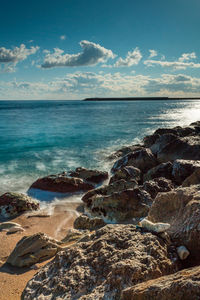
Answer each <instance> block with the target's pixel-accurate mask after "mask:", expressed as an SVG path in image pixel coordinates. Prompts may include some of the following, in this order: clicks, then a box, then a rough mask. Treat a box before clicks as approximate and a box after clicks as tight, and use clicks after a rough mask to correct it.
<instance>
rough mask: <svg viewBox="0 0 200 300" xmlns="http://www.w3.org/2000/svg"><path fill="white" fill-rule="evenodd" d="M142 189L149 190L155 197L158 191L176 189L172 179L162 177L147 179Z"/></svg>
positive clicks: (152, 196)
mask: <svg viewBox="0 0 200 300" xmlns="http://www.w3.org/2000/svg"><path fill="white" fill-rule="evenodd" d="M142 189H144V190H145V191H146V192H148V193H149V194H150V195H151V198H152V199H154V198H155V197H156V196H157V194H158V193H163V192H169V191H171V190H172V189H174V184H173V183H172V181H171V180H169V179H166V178H164V177H160V178H154V179H153V180H149V181H145V182H144V184H143V186H142Z"/></svg>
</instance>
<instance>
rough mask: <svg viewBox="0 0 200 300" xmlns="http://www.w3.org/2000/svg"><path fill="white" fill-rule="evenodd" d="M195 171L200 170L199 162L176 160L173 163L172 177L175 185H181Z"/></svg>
mask: <svg viewBox="0 0 200 300" xmlns="http://www.w3.org/2000/svg"><path fill="white" fill-rule="evenodd" d="M195 170H200V161H199V160H183V159H177V160H175V161H174V163H173V169H172V176H173V178H174V181H175V182H176V183H177V184H182V183H183V181H184V180H185V179H186V178H187V177H189V176H190V175H191V174H192V173H193V172H194V171H195Z"/></svg>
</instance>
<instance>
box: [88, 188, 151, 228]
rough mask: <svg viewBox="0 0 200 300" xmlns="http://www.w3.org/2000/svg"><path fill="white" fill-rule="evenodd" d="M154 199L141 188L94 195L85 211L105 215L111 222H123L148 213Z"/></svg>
mask: <svg viewBox="0 0 200 300" xmlns="http://www.w3.org/2000/svg"><path fill="white" fill-rule="evenodd" d="M151 203H152V199H151V197H150V195H149V194H148V193H147V192H146V191H144V190H142V189H139V188H134V189H129V190H124V191H121V192H117V193H112V194H111V195H107V196H101V195H94V196H93V197H91V198H90V201H87V205H86V207H85V211H86V212H89V213H90V214H91V215H93V216H100V217H104V218H105V219H106V220H107V221H109V222H123V221H126V220H129V219H131V218H141V217H145V216H146V215H147V214H148V211H149V208H150V205H151Z"/></svg>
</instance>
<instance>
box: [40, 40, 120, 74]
mask: <svg viewBox="0 0 200 300" xmlns="http://www.w3.org/2000/svg"><path fill="white" fill-rule="evenodd" d="M80 46H81V47H82V49H83V51H82V52H81V53H78V54H64V51H63V50H61V49H59V48H55V49H54V53H48V54H47V55H46V56H45V58H44V62H43V64H42V65H41V67H42V68H45V69H48V68H55V67H79V66H92V65H96V64H98V63H100V62H105V61H107V60H108V59H109V58H114V57H115V55H114V54H113V52H112V51H111V50H109V49H106V48H104V47H102V46H100V45H99V44H95V43H92V42H89V41H81V42H80Z"/></svg>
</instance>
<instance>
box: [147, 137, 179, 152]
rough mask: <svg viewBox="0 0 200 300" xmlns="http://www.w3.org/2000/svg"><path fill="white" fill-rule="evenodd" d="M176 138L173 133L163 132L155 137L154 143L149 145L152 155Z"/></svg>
mask: <svg viewBox="0 0 200 300" xmlns="http://www.w3.org/2000/svg"><path fill="white" fill-rule="evenodd" d="M176 139H177V136H176V135H174V134H173V133H166V134H163V135H161V136H159V138H157V139H156V141H155V142H154V144H152V145H151V147H150V149H151V151H152V153H153V154H154V155H157V153H159V152H162V149H164V148H165V147H166V146H167V145H168V144H169V143H173V141H174V140H176Z"/></svg>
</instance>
